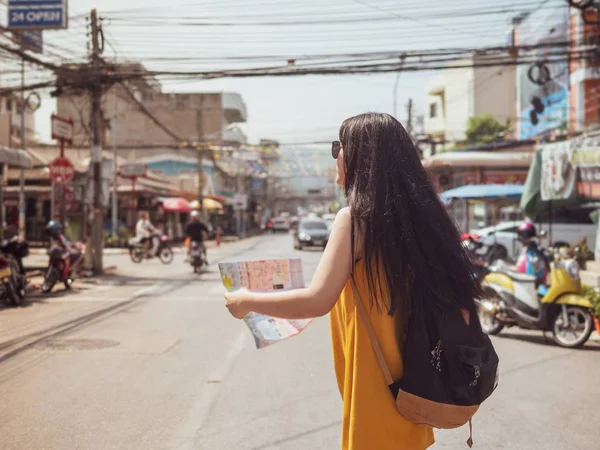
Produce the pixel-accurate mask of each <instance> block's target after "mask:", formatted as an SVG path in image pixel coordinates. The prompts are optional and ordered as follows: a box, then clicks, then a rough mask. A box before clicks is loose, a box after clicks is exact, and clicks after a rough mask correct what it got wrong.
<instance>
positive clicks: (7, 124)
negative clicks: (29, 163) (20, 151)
mask: <svg viewBox="0 0 600 450" xmlns="http://www.w3.org/2000/svg"><path fill="white" fill-rule="evenodd" d="M34 141H35V114H34V111H33V110H31V109H30V108H27V107H26V108H25V142H27V143H30V142H34ZM0 145H3V146H5V147H9V148H20V147H21V98H20V96H18V95H15V94H12V95H6V96H3V97H0Z"/></svg>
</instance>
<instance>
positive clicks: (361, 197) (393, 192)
mask: <svg viewBox="0 0 600 450" xmlns="http://www.w3.org/2000/svg"><path fill="white" fill-rule="evenodd" d="M340 142H341V144H342V149H343V158H344V169H345V173H346V174H345V182H344V190H345V194H346V199H347V201H348V204H349V206H350V211H351V216H352V227H351V229H352V232H351V234H352V258H353V261H355V259H356V256H355V255H356V249H355V245H356V242H359V240H358V239H355V236H357V234H356V232H357V230H358V232H359V235H360V236H361V238H362V239H361V240H360V242H362V245H363V247H364V251H363V255H362V258H363V259H364V265H365V269H366V274H367V280H368V288H369V291H370V293H371V297H372V302H374V303H375V304H376V305H377V307H378V308H379V309H380V310H381V309H382V308H386V309H387V312H388V313H389V314H390V315H394V314H396V312H398V314H399V315H400V316H401V317H402V320H401V322H400V323H401V324H403V325H405V327H404V329H405V330H406V326H407V324H408V318H409V316H410V314H411V312H412V311H413V310H414V309H419V310H422V309H424V310H428V311H435V310H436V309H437V308H444V307H456V306H458V307H460V308H466V309H468V310H469V311H473V308H474V298H476V297H478V296H479V286H478V284H477V282H476V281H475V279H474V278H473V276H472V272H471V268H470V260H469V256H468V255H467V253H466V252H465V250H464V249H463V247H462V245H461V244H460V238H459V233H458V229H457V227H456V225H455V223H454V221H453V220H452V219H451V218H450V217H449V215H448V213H447V212H446V210H445V208H444V206H443V205H442V203H441V201H440V199H439V197H438V195H437V193H436V191H435V189H434V188H433V186H432V184H431V182H430V180H429V178H428V176H427V172H426V171H425V169H424V167H423V165H422V164H421V160H420V157H419V154H418V152H417V149H416V148H415V146H414V144H413V142H412V140H411V138H410V136H409V135H408V133H407V132H406V130H405V129H404V127H403V126H402V124H401V123H400V122H398V121H397V120H396V119H395V118H393V117H392V116H390V115H389V114H377V113H368V114H361V115H358V116H355V117H351V118H349V119H347V120H346V121H344V123H343V124H342V126H341V128H340ZM388 299H389V300H388ZM386 300H387V301H386Z"/></svg>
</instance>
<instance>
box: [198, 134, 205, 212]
mask: <svg viewBox="0 0 600 450" xmlns="http://www.w3.org/2000/svg"><path fill="white" fill-rule="evenodd" d="M205 148H206V146H205V144H202V148H201V149H200V150H197V157H198V209H199V211H200V216H201V217H202V220H205V217H204V184H205V179H204V177H205V175H204V166H203V164H202V162H203V161H204V151H205Z"/></svg>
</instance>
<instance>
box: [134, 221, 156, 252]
mask: <svg viewBox="0 0 600 450" xmlns="http://www.w3.org/2000/svg"><path fill="white" fill-rule="evenodd" d="M155 233H156V228H155V227H154V225H152V222H150V216H149V215H148V213H147V212H145V211H144V212H142V213H141V214H140V220H138V222H137V224H136V226H135V234H136V237H137V238H138V239H139V240H140V242H141V243H142V244H144V251H145V253H146V258H151V257H152V251H153V250H154V249H155V248H156V247H157V245H155V242H154V234H155Z"/></svg>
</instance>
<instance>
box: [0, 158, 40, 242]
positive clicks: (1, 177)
mask: <svg viewBox="0 0 600 450" xmlns="http://www.w3.org/2000/svg"><path fill="white" fill-rule="evenodd" d="M31 166H32V162H31V158H30V157H29V155H27V154H26V153H25V152H23V151H21V150H11V149H9V148H7V147H0V238H4V231H5V229H6V226H7V222H8V220H7V216H8V212H10V209H9V208H10V206H9V205H8V204H7V202H6V201H5V198H4V185H5V177H6V176H7V174H8V168H9V167H13V168H18V169H29V168H31ZM16 212H17V214H16V216H17V217H16V220H17V225H18V220H19V219H18V203H17V210H16ZM12 215H13V216H14V212H13V214H12Z"/></svg>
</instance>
